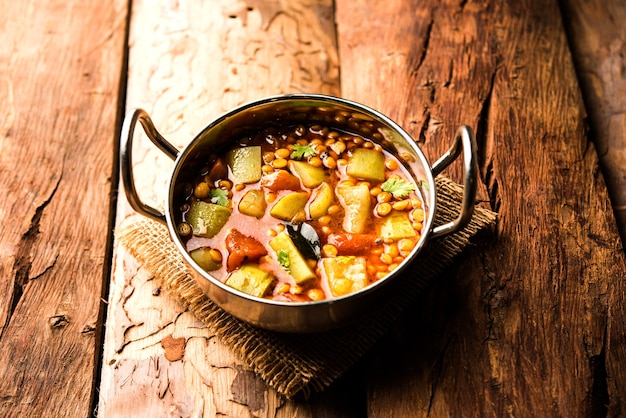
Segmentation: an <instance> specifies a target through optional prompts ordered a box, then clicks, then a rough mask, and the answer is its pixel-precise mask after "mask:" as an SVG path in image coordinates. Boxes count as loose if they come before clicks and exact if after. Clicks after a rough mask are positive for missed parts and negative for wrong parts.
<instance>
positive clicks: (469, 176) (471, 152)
mask: <svg viewBox="0 0 626 418" xmlns="http://www.w3.org/2000/svg"><path fill="white" fill-rule="evenodd" d="M461 152H463V181H464V184H463V185H464V189H463V202H462V204H461V210H460V212H459V215H458V216H457V218H456V219H455V220H453V221H451V222H448V223H445V224H443V225H439V226H437V227H435V228H433V229H432V231H431V237H432V238H434V237H439V236H442V235H447V234H450V233H452V232H455V231H458V230H459V229H461V228H463V227H464V226H465V225H467V224H468V223H469V221H470V219H472V215H473V213H474V200H475V198H476V181H477V179H476V175H477V172H478V167H477V164H476V139H475V138H474V132H473V131H472V129H471V128H470V127H468V126H461V127H460V128H459V129H458V130H457V132H456V135H455V136H454V142H453V143H452V146H451V147H450V149H449V150H448V151H447V152H446V153H445V154H443V155H442V156H441V158H439V159H438V160H437V161H436V162H435V163H434V164H433V166H432V168H431V171H432V173H433V177H436V176H437V175H439V173H441V172H442V171H443V169H445V168H446V167H448V166H449V165H450V164H451V163H452V162H453V161H454V160H455V159H456V158H457V157H458V156H459V155H460V154H461Z"/></svg>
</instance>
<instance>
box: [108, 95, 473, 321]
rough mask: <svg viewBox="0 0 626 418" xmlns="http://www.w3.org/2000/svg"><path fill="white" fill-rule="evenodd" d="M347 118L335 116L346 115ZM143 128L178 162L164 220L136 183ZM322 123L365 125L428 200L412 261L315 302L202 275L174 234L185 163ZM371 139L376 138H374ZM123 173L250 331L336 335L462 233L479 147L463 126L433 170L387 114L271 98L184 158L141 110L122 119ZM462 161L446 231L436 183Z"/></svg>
mask: <svg viewBox="0 0 626 418" xmlns="http://www.w3.org/2000/svg"><path fill="white" fill-rule="evenodd" d="M340 113H341V115H344V116H346V115H347V117H343V118H339V117H333V116H334V115H335V116H336V115H338V114H340ZM137 121H139V122H140V123H141V125H142V126H143V129H144V131H145V133H146V135H147V136H148V138H149V139H150V140H151V141H152V142H153V143H154V144H155V145H156V146H157V147H158V148H159V149H160V150H161V151H163V152H164V153H165V154H167V155H168V156H169V157H170V158H172V160H174V167H173V170H172V174H171V176H170V178H169V182H168V195H167V199H166V201H165V213H162V212H161V211H160V210H158V209H155V208H154V207H152V206H149V205H147V204H145V203H144V202H142V201H141V199H140V198H139V196H138V194H137V191H136V188H135V183H134V177H133V167H132V143H133V136H134V132H135V127H136V124H137ZM315 121H323V122H325V123H326V124H327V125H331V126H332V127H333V128H336V129H347V130H349V131H353V132H354V131H356V132H359V129H362V128H363V126H362V125H363V124H365V123H366V122H367V126H368V128H367V129H368V130H369V131H370V133H372V132H374V133H378V134H380V135H375V137H377V138H378V140H376V142H378V143H379V144H380V145H382V146H383V147H384V148H385V149H386V150H388V151H390V152H393V153H395V155H396V156H398V157H399V159H400V160H401V161H402V162H403V164H405V167H406V168H407V169H408V171H409V172H410V173H412V175H413V176H414V178H415V180H416V183H417V184H418V185H419V189H420V190H419V192H420V193H421V194H422V197H423V200H424V206H425V207H424V211H425V219H424V222H423V229H422V234H421V238H420V240H419V242H418V243H417V245H416V246H415V247H414V249H413V250H412V252H411V254H410V255H409V256H408V257H406V259H405V260H404V261H403V262H402V263H401V264H400V265H399V266H398V268H397V269H396V270H394V271H393V272H392V273H391V274H389V275H388V276H387V277H385V278H383V279H382V280H379V281H377V282H375V283H374V284H372V285H370V286H368V287H366V288H365V289H362V290H361V291H358V292H355V293H352V294H349V295H346V296H343V297H340V298H336V299H330V300H323V301H317V302H282V301H274V300H268V299H262V298H257V297H253V296H250V295H248V294H246V293H242V292H239V291H237V290H235V289H233V288H231V287H229V286H227V285H225V284H224V283H222V282H221V281H220V280H218V279H216V278H214V277H213V276H211V274H210V273H207V272H206V271H204V270H203V269H202V268H200V267H199V266H198V265H197V264H196V263H195V262H194V261H193V260H192V258H191V256H190V255H189V253H188V252H187V251H186V249H185V247H184V245H183V243H182V241H181V238H180V237H179V236H178V233H177V231H176V217H175V216H176V213H175V212H176V208H175V207H174V197H175V193H176V189H177V186H178V184H179V183H180V182H181V178H182V177H183V175H182V173H181V171H182V170H183V167H184V166H185V164H186V162H188V161H190V160H191V159H193V158H194V157H195V156H197V155H198V154H204V153H208V152H209V150H210V151H211V152H219V151H220V149H222V148H224V147H226V146H228V145H229V144H231V141H234V140H235V137H236V135H237V133H238V132H240V131H242V130H243V129H246V128H252V127H263V126H266V125H268V124H271V125H276V124H290V123H296V122H297V123H302V122H315ZM369 137H370V138H372V137H371V136H369ZM120 154H121V155H120V157H121V170H122V179H123V182H124V187H125V190H126V196H127V198H128V201H129V203H130V205H131V206H132V207H133V209H135V210H136V211H137V212H138V213H140V214H142V215H144V216H147V217H149V218H152V219H155V220H157V221H159V222H162V223H164V224H165V225H167V228H168V229H169V233H170V236H171V238H172V241H173V243H174V244H175V245H176V247H177V249H178V251H180V254H181V256H182V257H183V258H184V260H185V261H186V263H187V264H188V265H189V266H190V267H191V271H192V272H193V275H194V278H195V280H196V281H197V283H198V285H199V286H200V287H201V288H202V289H203V290H204V292H205V293H206V294H207V296H208V297H209V298H210V299H211V300H212V301H213V302H214V303H215V304H217V305H218V306H219V307H221V308H222V309H224V310H225V311H227V312H229V313H230V314H231V315H233V316H235V317H237V318H239V319H241V320H243V321H246V322H248V323H250V324H252V325H255V326H258V327H261V328H265V329H269V330H274V331H283V332H316V331H325V330H329V329H333V328H338V327H341V326H344V325H347V324H349V323H351V322H352V321H353V320H355V319H356V318H358V317H359V316H361V315H362V314H363V313H364V312H368V311H371V310H372V309H373V308H375V307H377V306H378V305H379V304H380V302H381V300H382V299H383V298H385V295H386V290H388V289H389V287H390V284H391V283H392V282H394V281H396V280H401V279H402V278H403V277H401V273H402V271H403V270H405V269H406V268H407V267H408V266H409V265H410V264H411V262H412V261H413V260H414V259H415V257H416V255H417V254H418V253H419V252H420V251H421V250H422V248H424V246H425V245H426V244H427V241H429V240H431V239H433V238H435V237H440V236H442V235H446V234H449V233H452V232H454V231H457V230H459V229H460V228H462V227H463V226H465V225H466V224H467V222H468V221H469V220H470V218H471V216H472V213H473V208H474V198H475V193H476V172H477V168H476V162H475V160H476V145H475V140H474V135H473V133H472V131H471V129H470V128H468V127H466V126H461V127H460V128H459V129H458V131H457V133H456V136H455V137H454V140H453V141H452V145H451V147H450V149H449V150H448V152H446V153H445V154H444V155H443V156H441V157H440V158H439V159H438V160H437V161H436V162H435V163H434V164H432V165H430V164H429V163H428V160H427V159H426V157H425V156H424V154H423V152H422V151H421V149H420V148H419V147H418V146H417V144H416V143H415V141H413V139H412V138H411V137H410V136H409V135H408V134H407V133H406V132H405V131H404V130H403V129H402V128H401V127H400V126H399V125H398V124H396V123H395V122H394V121H392V120H391V119H389V118H388V117H386V116H385V115H383V114H381V113H379V112H377V111H376V110H373V109H371V108H369V107H367V106H364V105H362V104H359V103H355V102H353V101H349V100H345V99H341V98H337V97H332V96H325V95H314V94H287V95H280V96H273V97H268V98H264V99H261V100H257V101H254V102H250V103H247V104H244V105H242V106H239V107H237V108H236V109H233V110H231V111H230V112H227V113H225V114H224V115H222V116H220V117H218V118H217V119H215V120H214V121H213V122H211V123H210V124H209V125H207V126H206V127H205V128H204V129H203V130H202V131H201V132H200V133H198V134H197V135H196V137H195V138H193V140H191V142H190V143H189V145H187V146H186V147H185V148H184V149H183V150H182V151H179V150H178V149H177V148H176V147H174V146H173V145H171V144H170V143H169V142H168V141H167V140H166V139H165V138H163V137H162V136H161V135H160V134H159V133H158V131H157V130H156V129H155V127H154V124H153V123H152V120H151V119H150V117H149V115H148V114H147V113H146V112H145V111H144V110H142V109H134V110H131V111H130V112H129V113H128V115H127V116H126V118H125V120H124V126H123V129H122V144H121V151H120ZM461 154H463V167H464V195H463V202H462V207H461V210H460V212H459V214H458V217H457V218H456V219H455V220H454V221H452V222H449V223H446V224H444V225H438V226H435V225H433V219H434V215H435V213H436V211H437V206H436V195H437V190H436V187H435V181H434V177H436V176H437V175H438V174H439V173H440V172H441V171H442V170H443V169H445V168H446V167H447V166H448V165H449V164H450V163H452V162H453V161H454V160H456V159H457V157H459V156H460V155H461Z"/></svg>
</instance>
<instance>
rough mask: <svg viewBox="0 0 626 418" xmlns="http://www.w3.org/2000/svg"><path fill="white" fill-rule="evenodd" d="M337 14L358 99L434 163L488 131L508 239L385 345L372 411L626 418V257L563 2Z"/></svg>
mask: <svg viewBox="0 0 626 418" xmlns="http://www.w3.org/2000/svg"><path fill="white" fill-rule="evenodd" d="M336 7H337V27H338V33H339V34H340V37H339V50H340V51H341V52H342V55H341V76H342V80H341V81H342V93H343V94H344V96H347V97H350V98H354V99H356V100H359V101H361V102H364V103H369V104H372V105H375V106H376V107H378V108H379V109H380V110H381V111H383V112H385V113H387V114H389V115H390V116H391V117H393V118H395V119H396V120H398V122H400V124H401V125H403V126H404V127H405V128H406V129H407V130H409V132H410V133H412V134H413V135H414V137H415V138H416V139H417V140H418V141H419V142H420V143H421V145H422V146H423V147H424V149H425V151H426V153H427V155H429V156H431V158H432V159H433V160H434V159H435V158H437V157H438V156H439V155H441V153H442V152H443V151H444V150H445V149H446V148H447V147H448V146H449V144H450V138H451V136H452V135H453V133H454V130H455V129H456V127H457V126H458V125H459V124H462V123H464V124H468V125H470V126H472V127H473V128H474V129H475V130H476V132H477V140H478V142H479V154H480V170H481V186H480V187H481V189H482V190H481V196H482V197H483V199H484V203H485V204H486V205H488V206H489V207H491V208H493V209H494V210H496V211H498V212H499V214H500V215H499V221H498V225H497V229H496V231H495V236H494V239H493V242H491V243H488V244H483V245H481V246H479V247H475V248H473V249H469V250H468V251H467V253H466V255H465V257H463V260H462V263H459V264H458V265H457V266H455V267H454V268H451V269H450V271H449V272H448V273H449V274H448V275H447V277H443V278H442V280H441V282H438V283H437V284H435V285H434V286H433V287H432V288H431V289H430V290H429V292H427V294H426V295H424V297H423V299H422V300H420V301H418V302H417V303H416V309H415V311H413V312H410V313H408V314H407V316H406V320H405V321H404V324H403V325H402V326H400V325H399V326H398V327H397V329H395V330H394V332H391V333H390V334H389V336H388V340H387V341H385V342H384V343H381V345H380V346H379V347H378V352H377V355H376V356H375V359H374V360H373V361H372V366H373V367H372V368H371V374H370V376H369V387H370V391H369V395H368V399H369V401H368V412H369V414H370V415H371V416H386V415H387V413H388V411H389V410H391V409H393V410H394V413H395V414H396V415H398V416H423V415H434V416H466V415H476V416H503V415H512V416H597V415H603V414H608V415H611V416H615V415H619V412H620V411H621V410H622V409H623V395H622V394H623V391H621V392H620V390H619V388H623V387H624V383H625V382H624V373H623V371H622V369H621V366H618V365H617V362H618V361H620V360H621V362H622V363H621V364H624V362H623V359H624V346H623V344H621V343H620V342H623V341H624V327H623V323H624V318H623V313H624V306H623V301H624V296H625V293H626V289H625V287H624V286H625V285H624V278H625V277H626V267H625V263H624V253H623V251H622V248H621V245H620V243H619V237H618V233H617V229H616V225H615V219H614V217H613V214H612V213H611V208H610V203H609V199H608V196H607V190H606V186H605V184H604V182H603V178H602V176H601V175H600V174H599V173H598V156H597V153H596V150H595V148H594V146H593V144H592V143H591V142H590V141H589V138H588V137H587V136H586V133H585V124H584V118H585V113H584V108H583V102H582V97H581V94H580V91H579V89H578V84H577V80H576V75H575V72H574V67H573V63H572V60H571V56H570V52H569V49H568V45H567V39H566V37H565V33H564V31H563V27H562V20H561V16H560V11H559V8H558V6H557V4H556V2H539V1H533V0H522V1H517V2H508V3H502V2H495V1H493V2H490V1H487V2H474V1H467V2H466V1H460V2H455V1H444V2H434V1H427V2H424V1H401V0H397V1H393V0H391V1H386V2H384V3H380V2H379V3H375V2H368V1H365V0H361V1H344V0H337V1H336ZM372 16H375V17H376V18H375V21H374V23H372V24H369V23H366V22H371V21H372V19H371V17H372ZM398 16H401V17H400V18H398ZM366 39H367V41H365V40H366ZM398 85H404V86H407V88H406V89H405V90H404V93H402V94H399V93H398V90H397V89H395V88H394V86H398ZM458 171H459V168H458V167H454V168H453V169H451V170H449V174H450V175H451V176H453V177H455V178H459V173H458Z"/></svg>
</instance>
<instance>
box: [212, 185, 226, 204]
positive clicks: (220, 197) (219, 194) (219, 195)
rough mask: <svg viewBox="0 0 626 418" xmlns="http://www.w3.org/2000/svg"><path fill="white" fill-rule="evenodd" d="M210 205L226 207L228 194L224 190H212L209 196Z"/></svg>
mask: <svg viewBox="0 0 626 418" xmlns="http://www.w3.org/2000/svg"><path fill="white" fill-rule="evenodd" d="M209 196H210V197H211V203H215V204H216V205H220V206H226V207H228V192H227V191H226V190H224V189H212V190H211V193H210V195H209Z"/></svg>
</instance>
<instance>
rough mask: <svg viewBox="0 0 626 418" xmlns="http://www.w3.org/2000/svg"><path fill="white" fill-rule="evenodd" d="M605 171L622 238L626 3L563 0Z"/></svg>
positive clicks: (625, 226) (625, 231) (625, 233)
mask: <svg viewBox="0 0 626 418" xmlns="http://www.w3.org/2000/svg"><path fill="white" fill-rule="evenodd" d="M563 13H564V15H565V16H567V18H566V19H564V23H565V28H566V30H567V33H568V34H569V37H568V38H569V43H570V48H571V50H572V54H573V56H574V64H575V66H576V72H577V74H578V80H579V82H580V87H581V90H582V92H583V98H584V101H585V105H586V108H587V113H588V116H589V125H590V129H591V132H590V137H591V139H592V140H593V141H594V142H595V144H596V148H597V150H598V155H599V158H600V164H601V167H602V172H603V174H604V177H605V179H606V183H607V186H608V187H609V195H610V196H611V202H612V204H613V210H614V212H615V217H616V218H617V225H618V227H619V230H620V235H621V237H622V242H623V241H624V239H626V77H625V76H624V72H625V71H626V25H624V22H625V21H626V7H624V2H623V1H619V0H611V1H601V0H594V1H581V0H569V1H566V2H563Z"/></svg>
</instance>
